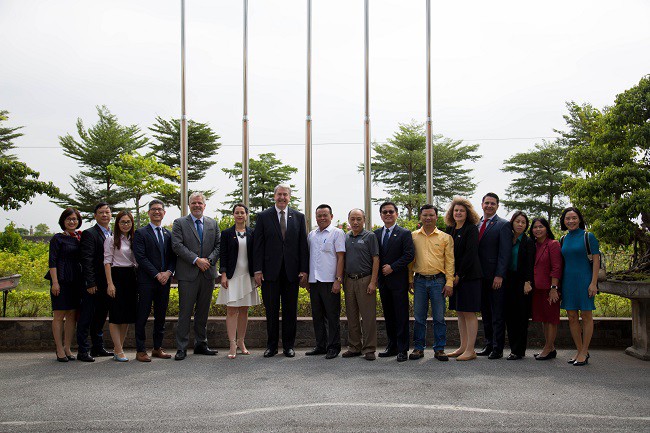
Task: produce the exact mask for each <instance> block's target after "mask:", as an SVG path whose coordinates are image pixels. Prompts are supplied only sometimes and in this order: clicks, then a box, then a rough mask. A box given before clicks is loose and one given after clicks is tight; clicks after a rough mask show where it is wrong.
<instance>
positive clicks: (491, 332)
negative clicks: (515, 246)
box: [477, 192, 512, 359]
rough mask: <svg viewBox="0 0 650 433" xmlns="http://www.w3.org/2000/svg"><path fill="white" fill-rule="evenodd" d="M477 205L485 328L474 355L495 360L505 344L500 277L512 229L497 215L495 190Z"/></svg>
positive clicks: (509, 244) (502, 275)
mask: <svg viewBox="0 0 650 433" xmlns="http://www.w3.org/2000/svg"><path fill="white" fill-rule="evenodd" d="M481 207H482V208H483V217H482V218H481V220H480V221H479V223H478V228H479V235H478V236H479V243H478V256H479V260H480V262H481V269H482V270H483V282H482V285H483V290H482V292H481V317H482V320H483V330H484V331H485V347H484V348H483V350H482V351H480V352H478V353H477V355H479V356H487V357H488V358H489V359H499V358H501V357H503V345H504V343H505V312H504V306H505V296H504V295H505V289H504V288H503V278H504V277H505V275H506V271H507V270H508V264H509V263H510V255H511V253H512V228H511V227H510V222H509V221H507V220H505V219H503V218H499V216H498V215H497V209H499V196H497V195H496V194H495V193H493V192H489V193H487V194H485V196H484V197H483V200H482V202H481Z"/></svg>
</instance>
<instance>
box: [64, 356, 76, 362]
mask: <svg viewBox="0 0 650 433" xmlns="http://www.w3.org/2000/svg"><path fill="white" fill-rule="evenodd" d="M65 357H66V358H68V361H74V360H75V359H77V358H75V356H74V355H66V356H65Z"/></svg>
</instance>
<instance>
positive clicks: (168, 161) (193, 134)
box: [149, 116, 221, 209]
mask: <svg viewBox="0 0 650 433" xmlns="http://www.w3.org/2000/svg"><path fill="white" fill-rule="evenodd" d="M180 124H181V122H180V120H179V119H171V120H165V119H163V118H162V117H160V116H158V117H156V123H155V124H154V125H153V126H152V127H150V128H149V130H151V132H152V133H153V136H154V138H155V139H156V141H155V142H154V143H153V144H152V145H151V149H152V151H151V154H152V155H155V157H156V158H157V159H158V162H160V163H162V164H165V165H167V166H168V167H171V168H175V169H177V170H180V166H181V149H180V143H181V141H180V140H181V138H180V137H181V126H180ZM219 138H220V137H219V135H217V134H216V133H215V132H214V131H213V130H212V128H210V126H209V125H208V124H207V123H200V122H195V121H193V120H189V121H188V122H187V147H188V149H187V153H188V155H187V157H188V164H187V179H188V183H192V182H198V181H200V180H201V179H203V178H204V177H205V175H206V174H207V172H208V170H209V169H210V168H211V167H212V166H213V165H214V164H216V160H215V159H214V158H215V157H216V156H217V153H218V151H219V148H220V147H221V143H219V141H218V140H219ZM166 179H167V180H168V181H170V182H172V183H174V184H176V185H179V188H180V178H179V177H178V176H168V177H166ZM179 188H177V189H176V190H175V191H174V192H172V193H170V194H159V195H158V198H159V199H160V200H162V201H164V202H165V203H166V204H168V205H172V206H176V207H177V208H179V209H180V203H181V199H180V193H179V192H178V190H179ZM202 192H203V194H204V195H205V198H206V199H208V198H210V197H211V196H212V195H213V194H214V190H208V191H202Z"/></svg>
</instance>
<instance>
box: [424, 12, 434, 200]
mask: <svg viewBox="0 0 650 433" xmlns="http://www.w3.org/2000/svg"><path fill="white" fill-rule="evenodd" d="M426 161H427V203H429V204H433V146H432V143H431V0H427V158H426Z"/></svg>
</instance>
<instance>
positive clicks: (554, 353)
mask: <svg viewBox="0 0 650 433" xmlns="http://www.w3.org/2000/svg"><path fill="white" fill-rule="evenodd" d="M555 357H557V350H552V351H550V352H548V353H547V354H546V355H544V356H542V355H537V356H536V357H535V359H536V360H538V361H546V360H547V359H553V358H555Z"/></svg>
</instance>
